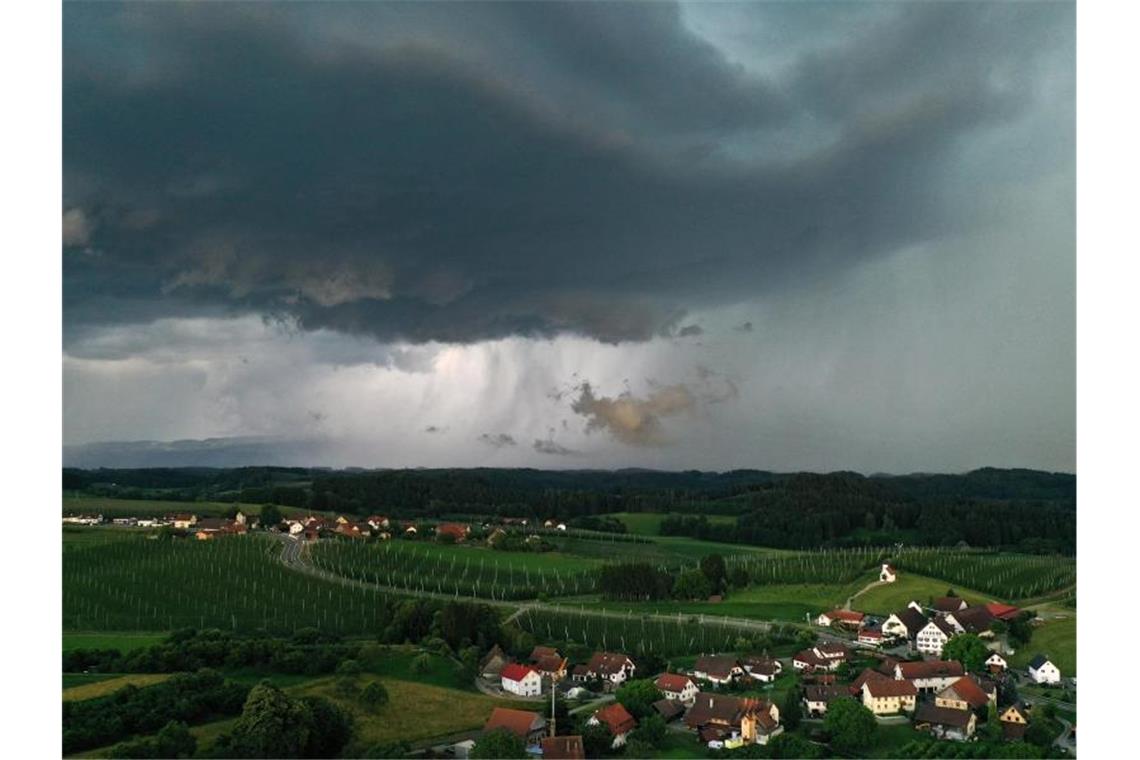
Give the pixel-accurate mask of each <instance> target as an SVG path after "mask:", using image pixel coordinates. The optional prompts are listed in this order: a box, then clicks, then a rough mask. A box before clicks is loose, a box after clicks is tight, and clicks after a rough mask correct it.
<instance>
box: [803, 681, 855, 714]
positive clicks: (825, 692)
mask: <svg viewBox="0 0 1140 760" xmlns="http://www.w3.org/2000/svg"><path fill="white" fill-rule="evenodd" d="M850 698H851V693H850V692H849V691H848V689H847V687H846V686H840V685H838V684H832V685H830V686H814V685H813V686H805V687H804V696H803V703H804V713H805V714H806V715H807V716H808V717H809V718H822V717H823V716H824V715H826V714H827V706H828V705H829V704H831V703H832V702H834V701H835V700H837V699H850Z"/></svg>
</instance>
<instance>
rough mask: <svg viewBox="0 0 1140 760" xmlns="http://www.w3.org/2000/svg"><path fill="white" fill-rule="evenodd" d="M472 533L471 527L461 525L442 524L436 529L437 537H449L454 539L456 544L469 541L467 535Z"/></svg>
mask: <svg viewBox="0 0 1140 760" xmlns="http://www.w3.org/2000/svg"><path fill="white" fill-rule="evenodd" d="M470 532H471V526H470V525H464V524H461V523H440V524H439V525H437V526H436V527H435V535H436V536H439V537H443V536H448V537H450V538H452V539H454V541H455V543H459V542H461V541H465V540H467V534H468V533H470Z"/></svg>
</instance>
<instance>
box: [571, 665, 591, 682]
mask: <svg viewBox="0 0 1140 760" xmlns="http://www.w3.org/2000/svg"><path fill="white" fill-rule="evenodd" d="M570 680H571V681H575V682H576V683H584V682H586V681H589V680H590V667H589V666H588V665H575V666H574V667H573V668H572V669H571V670H570Z"/></svg>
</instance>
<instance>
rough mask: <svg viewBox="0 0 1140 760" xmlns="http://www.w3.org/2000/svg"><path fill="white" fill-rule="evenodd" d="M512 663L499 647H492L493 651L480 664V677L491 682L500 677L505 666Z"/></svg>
mask: <svg viewBox="0 0 1140 760" xmlns="http://www.w3.org/2000/svg"><path fill="white" fill-rule="evenodd" d="M508 662H510V661H509V660H508V659H507V656H506V655H505V654H504V653H503V650H502V649H500V648H499V645H498V644H496V645H495V646H493V647H491V651H490V652H487V654H486V656H484V657H483V659H482V660H481V661H480V662H479V675H481V676H483V677H484V678H486V679H488V680H491V679H497V678H499V677H500V675H501V674H502V671H503V666H504V665H506V664H507V663H508Z"/></svg>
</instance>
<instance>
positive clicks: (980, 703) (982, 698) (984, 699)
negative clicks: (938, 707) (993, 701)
mask: <svg viewBox="0 0 1140 760" xmlns="http://www.w3.org/2000/svg"><path fill="white" fill-rule="evenodd" d="M947 692H953V693H954V694H956V695H957V696H958V697H959V698H960V699H961V700H962V701H963V702H965V703H966V704H968V705H969V706H970V707H985V706H986V705H988V704H989V702H990V698H989V695H987V694H986V692H985V691H983V690H982V687H981V686H979V685H978V682H977V681H975V680H974V679H973V678H971V677H969V676H966V677H965V678H959V679H958V680H957V681H955V682H954V683H952V684H950V685H949V686H947V687H946V688H945V689H943V690H942V692H941V693H940V694H939V695H938V696H940V697H942V698H943V699H946V698H947V695H946V694H947Z"/></svg>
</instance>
